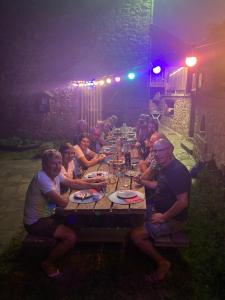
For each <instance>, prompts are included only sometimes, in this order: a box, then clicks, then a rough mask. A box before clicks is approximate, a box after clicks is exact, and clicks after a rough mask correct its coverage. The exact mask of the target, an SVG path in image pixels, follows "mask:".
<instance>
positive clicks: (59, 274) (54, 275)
mask: <svg viewBox="0 0 225 300" xmlns="http://www.w3.org/2000/svg"><path fill="white" fill-rule="evenodd" d="M46 274H47V276H48V277H49V278H52V279H57V278H60V277H62V275H63V273H62V272H60V271H59V269H57V270H56V272H54V273H46Z"/></svg>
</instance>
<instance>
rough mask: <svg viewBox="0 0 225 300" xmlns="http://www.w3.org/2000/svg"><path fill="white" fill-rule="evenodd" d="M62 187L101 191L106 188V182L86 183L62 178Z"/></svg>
mask: <svg viewBox="0 0 225 300" xmlns="http://www.w3.org/2000/svg"><path fill="white" fill-rule="evenodd" d="M62 183H63V184H64V185H66V186H68V187H70V188H71V189H77V190H78V189H96V190H102V189H104V188H105V187H106V181H102V180H101V181H100V182H99V181H98V182H96V181H95V182H93V181H88V180H83V179H70V178H64V180H63V182H62Z"/></svg>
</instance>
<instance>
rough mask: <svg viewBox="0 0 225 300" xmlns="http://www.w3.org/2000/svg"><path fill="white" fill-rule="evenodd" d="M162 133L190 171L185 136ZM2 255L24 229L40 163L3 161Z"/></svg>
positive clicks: (0, 198)
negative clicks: (29, 195)
mask: <svg viewBox="0 0 225 300" xmlns="http://www.w3.org/2000/svg"><path fill="white" fill-rule="evenodd" d="M160 131H162V132H163V133H164V134H165V135H166V136H167V137H168V138H169V140H170V141H171V142H172V143H173V145H174V147H175V151H174V153H175V156H176V157H177V158H178V159H179V160H181V161H182V162H183V163H184V164H185V165H186V166H187V167H188V169H191V168H192V166H193V165H194V164H195V161H194V159H193V157H192V156H191V155H189V154H188V153H187V152H186V151H185V150H184V149H183V148H182V147H181V140H183V138H182V136H180V135H177V134H176V133H175V132H174V131H172V130H170V129H168V128H165V127H161V128H160ZM0 168H1V174H0V186H1V193H0V253H1V252H2V251H3V250H4V249H5V248H6V247H7V245H8V244H9V243H10V241H11V240H12V238H13V237H14V236H15V235H16V233H17V232H18V231H20V230H21V228H23V226H22V215H23V206H24V198H25V193H26V190H27V186H28V184H29V182H30V180H31V178H32V176H33V174H34V173H35V172H36V171H37V170H38V169H39V168H40V161H39V160H31V159H30V160H24V159H23V160H18V159H17V160H0Z"/></svg>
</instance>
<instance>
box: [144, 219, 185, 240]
mask: <svg viewBox="0 0 225 300" xmlns="http://www.w3.org/2000/svg"><path fill="white" fill-rule="evenodd" d="M144 228H145V230H146V231H147V233H148V235H149V236H150V237H151V238H153V239H155V238H158V237H160V236H164V235H168V234H171V233H173V232H177V231H180V230H182V229H183V228H184V223H183V222H179V221H177V220H173V219H172V220H170V221H168V222H164V223H152V222H151V221H150V220H149V221H146V222H145V223H144Z"/></svg>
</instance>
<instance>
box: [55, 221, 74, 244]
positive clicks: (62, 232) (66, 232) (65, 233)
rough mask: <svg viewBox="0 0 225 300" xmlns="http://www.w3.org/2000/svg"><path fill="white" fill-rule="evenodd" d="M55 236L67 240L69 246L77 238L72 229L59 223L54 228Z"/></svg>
mask: <svg viewBox="0 0 225 300" xmlns="http://www.w3.org/2000/svg"><path fill="white" fill-rule="evenodd" d="M55 237H56V238H58V239H60V240H63V241H64V242H67V243H68V244H70V246H71V247H72V246H73V245H74V244H75V243H76V240H77V236H76V233H75V232H74V230H72V229H71V228H69V227H67V226H65V225H60V226H59V227H58V228H57V229H56V232H55Z"/></svg>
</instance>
